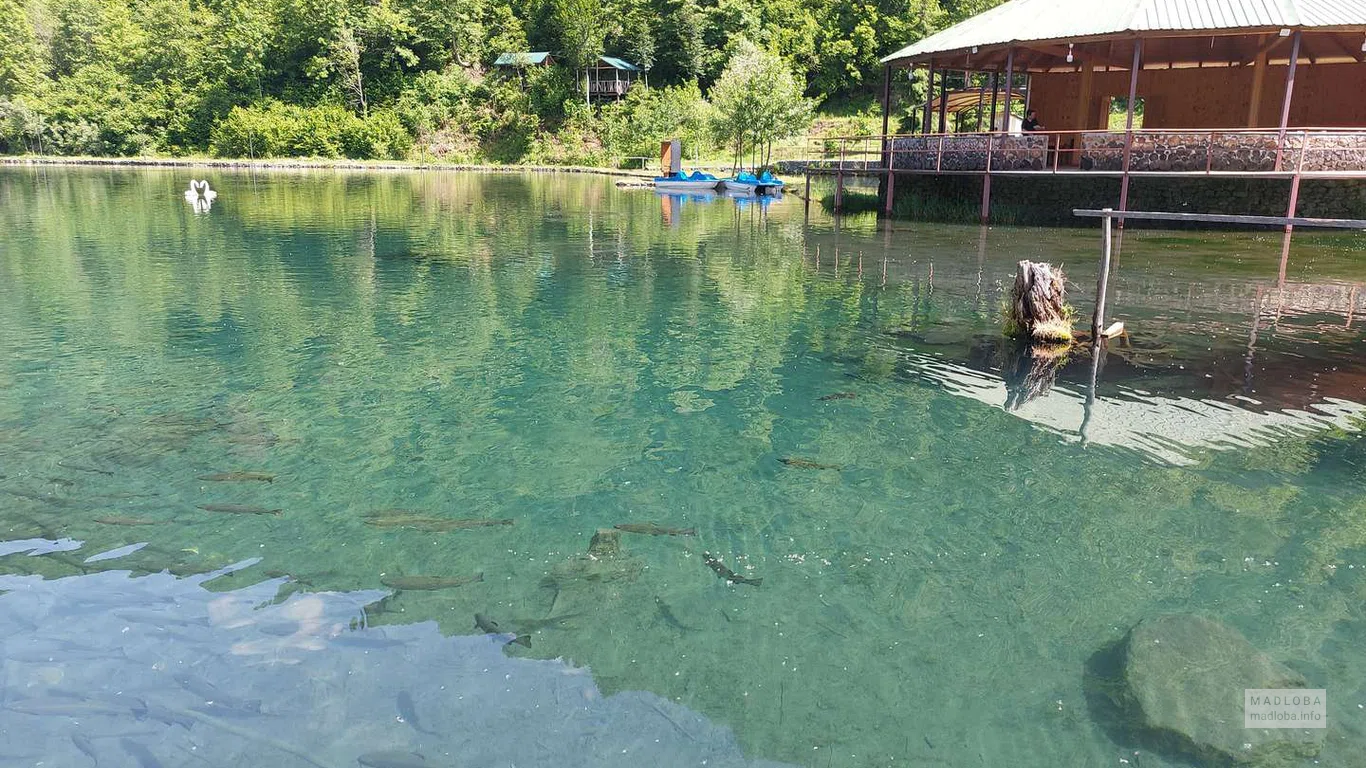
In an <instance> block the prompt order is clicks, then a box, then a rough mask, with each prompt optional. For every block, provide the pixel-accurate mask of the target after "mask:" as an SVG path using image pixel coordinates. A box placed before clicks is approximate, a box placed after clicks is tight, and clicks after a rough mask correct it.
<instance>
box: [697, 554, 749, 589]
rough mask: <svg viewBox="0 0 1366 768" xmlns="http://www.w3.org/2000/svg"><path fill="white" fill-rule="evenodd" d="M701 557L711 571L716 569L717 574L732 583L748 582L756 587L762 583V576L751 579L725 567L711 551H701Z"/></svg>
mask: <svg viewBox="0 0 1366 768" xmlns="http://www.w3.org/2000/svg"><path fill="white" fill-rule="evenodd" d="M702 557H703V558H705V559H706V562H707V567H708V568H710V569H712V570H713V571H716V575H717V576H720V577H721V578H723V579H725V580H726V581H728V582H730V583H732V584H748V585H750V586H751V587H757V586H759V585H760V584H763V583H764V580H763V579H762V578H755V579H751V578H749V577H748V576H741V575H740V574H738V573H736V572H735V571H732V570H731V569H729V568H727V567H726V564H725V563H723V562H721V561H720V560H717V559H716V558H715V557H713V556H712V553H710V552H703V553H702Z"/></svg>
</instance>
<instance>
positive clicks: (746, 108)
mask: <svg viewBox="0 0 1366 768" xmlns="http://www.w3.org/2000/svg"><path fill="white" fill-rule="evenodd" d="M711 100H712V106H713V107H714V108H715V110H716V114H715V117H714V120H713V126H714V130H715V132H716V135H717V136H718V137H719V138H720V139H722V140H723V141H724V142H726V143H727V144H729V145H730V146H733V147H734V148H735V165H736V167H737V168H738V167H741V166H743V164H744V155H745V149H746V147H748V148H749V150H750V153H751V154H752V155H754V156H755V159H756V163H755V164H756V165H758V164H760V161H761V162H762V164H763V165H767V164H768V162H769V160H770V159H772V151H773V142H775V141H778V140H780V139H785V138H788V137H790V136H795V135H797V134H798V133H801V132H802V131H803V130H805V129H806V126H807V125H809V124H810V121H811V109H812V106H811V102H809V101H807V100H806V99H805V98H803V96H802V86H801V84H800V83H798V81H797V78H795V77H793V76H792V72H791V71H790V70H789V69H788V68H787V64H786V63H784V62H783V60H782V59H781V58H779V57H778V56H776V55H774V54H772V53H769V52H767V51H764V50H762V49H760V48H759V47H758V46H756V45H755V44H754V43H752V42H750V41H748V40H745V39H743V38H742V39H741V40H740V41H738V43H737V44H736V47H735V53H734V54H733V55H732V56H731V59H730V62H729V63H728V64H727V65H726V69H725V71H723V72H722V73H721V77H719V78H717V80H716V84H715V85H714V86H712V89H711Z"/></svg>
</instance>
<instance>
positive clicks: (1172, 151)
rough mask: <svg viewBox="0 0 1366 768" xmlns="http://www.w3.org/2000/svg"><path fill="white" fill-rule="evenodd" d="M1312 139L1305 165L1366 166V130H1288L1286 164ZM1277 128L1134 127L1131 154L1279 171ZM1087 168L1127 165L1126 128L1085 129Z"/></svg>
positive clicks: (1137, 164) (1142, 161)
mask: <svg viewBox="0 0 1366 768" xmlns="http://www.w3.org/2000/svg"><path fill="white" fill-rule="evenodd" d="M1306 140H1307V141H1308V152H1307V154H1305V157H1304V166H1303V169H1304V170H1306V171H1361V170H1366V132H1343V133H1321V134H1309V135H1307V136H1306V135H1304V134H1299V135H1297V134H1294V133H1291V134H1289V135H1287V136H1286V149H1285V156H1284V157H1283V158H1282V161H1281V168H1282V169H1285V170H1293V169H1295V168H1296V167H1297V166H1298V164H1299V162H1300V149H1301V147H1303V146H1305V142H1306ZM1276 142H1277V134H1276V132H1274V131H1273V132H1267V133H1238V134H1217V133H1216V134H1209V133H1199V132H1189V133H1183V132H1172V133H1141V132H1140V133H1135V134H1134V143H1133V148H1132V150H1131V151H1130V156H1129V168H1130V170H1134V171H1200V172H1203V171H1205V170H1212V171H1274V170H1276ZM1081 150H1082V151H1081V167H1082V169H1083V170H1091V169H1093V168H1094V169H1095V170H1101V171H1121V170H1123V169H1124V134H1123V133H1114V132H1108V131H1107V132H1095V133H1086V134H1082V137H1081Z"/></svg>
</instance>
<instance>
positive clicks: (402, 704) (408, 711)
mask: <svg viewBox="0 0 1366 768" xmlns="http://www.w3.org/2000/svg"><path fill="white" fill-rule="evenodd" d="M398 716H399V717H400V718H402V719H403V722H405V723H407V724H408V725H411V726H412V727H413V730H415V731H417V732H418V733H425V734H427V735H428V736H439V735H440V734H439V733H437V732H436V731H432V730H429V729H427V728H423V727H422V721H420V720H418V719H417V707H416V706H414V704H413V697H412V696H411V695H410V694H409V693H408V692H407V691H399V692H398Z"/></svg>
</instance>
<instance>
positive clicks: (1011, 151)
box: [892, 134, 1048, 171]
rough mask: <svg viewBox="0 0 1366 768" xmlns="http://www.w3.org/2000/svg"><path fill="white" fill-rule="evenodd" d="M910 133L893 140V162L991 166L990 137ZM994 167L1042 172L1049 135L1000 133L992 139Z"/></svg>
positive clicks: (926, 167)
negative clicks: (988, 163)
mask: <svg viewBox="0 0 1366 768" xmlns="http://www.w3.org/2000/svg"><path fill="white" fill-rule="evenodd" d="M940 141H941V138H940V137H938V136H908V137H906V138H902V139H895V140H893V141H892V165H893V167H895V168H905V169H908V170H915V171H933V170H935V169H936V167H938V169H939V170H942V171H984V170H986V167H987V143H988V139H987V136H986V135H984V134H963V135H960V136H945V137H943V138H942V141H943V145H944V150H943V156H942V158H941V157H940V154H939V145H940ZM990 143H991V168H992V170H996V171H1041V170H1043V169H1044V168H1045V167H1046V164H1047V162H1048V137H1047V136H1009V135H1000V134H998V135H996V136H994V137H992V138H991V140H990Z"/></svg>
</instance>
